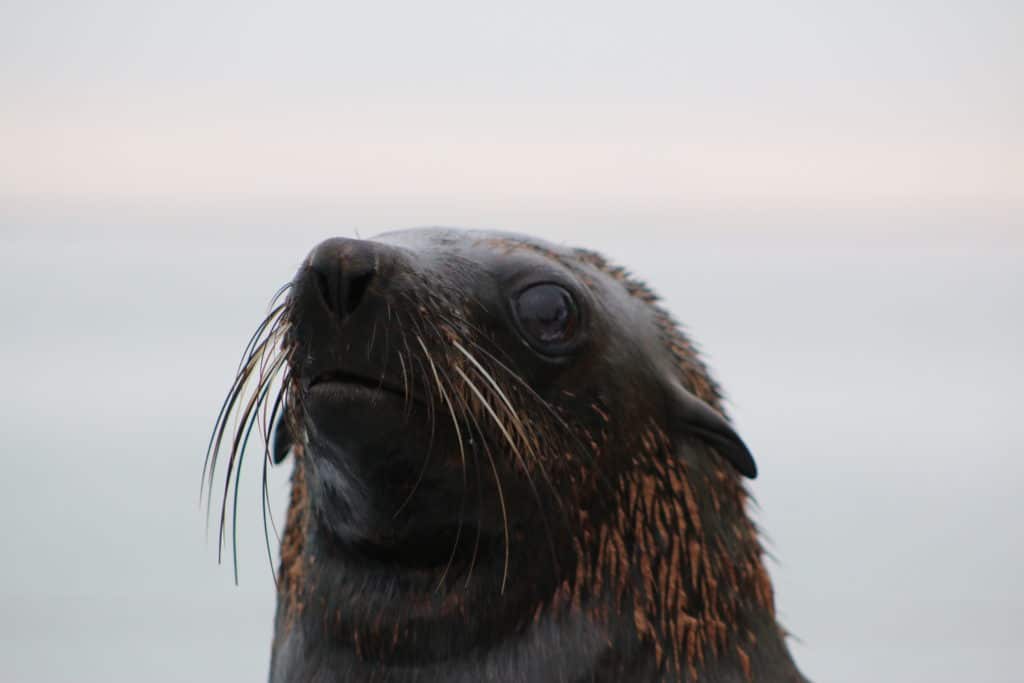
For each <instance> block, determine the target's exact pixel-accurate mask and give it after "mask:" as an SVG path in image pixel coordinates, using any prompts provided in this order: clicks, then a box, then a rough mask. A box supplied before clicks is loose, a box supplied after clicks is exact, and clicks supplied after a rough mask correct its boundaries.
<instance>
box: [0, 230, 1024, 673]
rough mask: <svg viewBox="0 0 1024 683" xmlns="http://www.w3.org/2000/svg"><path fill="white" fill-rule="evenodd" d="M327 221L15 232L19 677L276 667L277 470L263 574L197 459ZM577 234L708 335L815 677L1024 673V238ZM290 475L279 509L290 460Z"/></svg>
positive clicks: (8, 649) (259, 550) (8, 541)
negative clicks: (223, 527) (257, 339)
mask: <svg viewBox="0 0 1024 683" xmlns="http://www.w3.org/2000/svg"><path fill="white" fill-rule="evenodd" d="M326 236H328V235H327V234H326V233H319V234H314V231H312V230H305V231H297V232H294V231H293V232H288V231H278V232H273V233H268V234H266V235H259V236H256V237H253V236H252V235H249V234H246V233H245V232H244V231H241V232H240V231H237V230H236V231H235V232H233V233H218V232H217V231H216V230H213V229H211V230H210V231H204V230H202V229H192V230H189V231H187V232H183V233H179V232H176V231H174V230H171V229H167V230H156V229H152V230H147V231H140V232H139V233H133V232H128V231H121V232H114V233H99V234H87V233H85V232H76V231H75V230H71V229H64V230H58V229H53V230H41V231H39V230H37V231H35V232H30V231H27V230H15V229H11V230H5V231H4V232H2V233H0V253H2V256H0V262H2V264H3V268H2V270H0V283H2V286H3V292H4V294H5V296H4V297H3V302H2V303H0V313H2V318H3V320H4V325H3V334H2V337H0V343H2V345H3V353H2V354H0V363H2V369H3V373H2V376H3V378H4V381H5V387H6V391H5V392H3V394H2V396H0V425H2V429H0V434H2V437H3V446H4V448H5V451H6V456H5V458H4V464H3V476H2V477H0V515H2V519H3V524H2V527H0V541H2V548H3V557H4V561H3V562H2V563H0V613H2V614H3V615H4V618H3V619H2V620H0V680H3V681H10V682H12V683H19V682H23V681H24V682H29V681H31V682H49V681H71V680H75V681H101V680H102V681H129V680H146V681H152V682H171V681H197V680H204V681H251V680H261V679H264V678H265V676H266V671H267V665H268V659H269V645H270V637H271V626H272V623H271V622H272V615H273V608H274V585H273V579H272V575H271V571H270V569H269V566H268V561H267V558H266V553H265V549H264V546H263V538H262V525H261V522H260V517H259V515H260V507H259V496H258V486H259V473H258V470H257V469H256V468H249V469H247V470H246V472H245V474H244V475H243V477H244V479H243V482H242V483H243V490H242V498H241V502H240V505H241V515H240V524H241V528H240V536H239V544H240V547H239V565H240V582H239V585H238V586H237V587H236V586H234V584H233V579H232V572H231V566H230V558H229V557H228V558H227V560H228V561H227V562H226V563H224V564H223V565H218V563H217V553H216V543H215V542H214V539H213V538H212V536H213V534H212V533H211V539H210V540H209V541H207V540H206V539H205V538H204V515H203V511H202V509H201V507H200V506H199V503H198V494H199V476H200V470H201V467H202V456H203V452H204V449H205V446H206V439H207V437H208V434H209V429H210V427H211V426H212V422H213V418H214V416H215V414H216V411H217V408H218V407H219V403H220V400H221V398H222V396H223V394H224V392H225V391H226V389H227V387H228V384H229V382H230V379H231V376H232V371H233V369H234V367H235V364H236V363H237V360H238V354H239V353H240V352H241V349H242V346H243V345H244V343H245V341H246V339H247V338H248V334H249V332H250V331H251V330H252V328H253V327H254V325H255V324H256V323H257V322H258V320H259V318H260V316H261V315H262V313H263V311H264V307H265V305H266V303H267V300H268V298H269V296H270V295H271V294H272V293H273V292H274V290H275V289H276V288H277V286H278V285H279V284H281V283H282V282H283V281H285V280H286V279H287V278H289V277H290V275H291V272H292V270H293V268H294V267H295V266H296V265H297V264H298V262H299V261H300V259H301V258H302V257H303V255H304V254H305V253H306V252H307V251H308V249H309V248H310V247H311V246H312V245H313V244H314V242H315V239H317V238H318V237H326ZM562 237H566V239H569V240H570V241H571V242H573V243H579V244H583V245H587V246H596V247H599V248H600V249H602V250H603V251H605V252H606V253H607V254H608V255H610V256H612V257H613V258H614V260H617V261H619V262H621V263H623V264H626V265H627V266H629V267H630V268H631V269H632V270H633V271H634V272H636V273H637V274H639V275H641V276H643V277H644V278H645V279H647V280H648V281H649V282H650V283H651V284H652V285H653V286H654V287H655V288H656V289H657V290H658V291H660V292H661V293H662V294H663V296H664V298H665V300H666V303H667V305H668V306H669V308H670V309H671V310H672V311H673V312H674V313H675V314H676V316H677V317H678V318H679V319H680V320H681V321H683V322H684V323H685V324H686V326H687V328H688V330H689V331H690V333H691V334H692V335H693V336H694V337H695V338H696V339H697V341H698V342H699V343H700V344H701V346H702V347H703V348H704V349H705V350H706V352H707V358H708V360H709V363H710V364H711V366H712V368H713V369H714V371H715V372H716V374H717V376H718V377H719V379H720V380H721V381H722V383H723V385H724V386H725V388H726V390H727V392H728V394H729V397H730V400H731V403H730V409H731V411H732V414H733V415H734V417H735V421H736V423H737V425H738V427H739V429H740V431H741V433H742V434H743V436H744V438H745V439H746V440H747V442H748V443H749V444H750V445H751V446H752V448H753V450H754V452H755V455H756V456H757V460H758V464H759V467H760V470H761V476H760V477H759V478H758V479H757V480H756V481H755V482H753V484H752V491H753V493H754V495H755V497H756V499H757V501H758V507H757V511H756V515H757V518H758V520H759V522H760V524H761V525H762V526H763V528H764V529H765V530H766V535H767V537H768V546H769V549H770V551H771V553H772V555H773V558H774V559H773V560H772V561H771V563H770V568H771V573H772V575H773V577H774V580H775V586H776V591H777V601H778V607H779V613H780V616H781V619H782V621H783V623H784V624H785V625H786V627H787V628H788V629H789V630H790V631H791V632H792V633H793V634H794V636H795V638H796V640H794V641H793V645H792V648H793V651H794V653H795V656H796V658H797V660H798V661H799V663H800V664H801V667H802V668H803V670H804V671H805V673H806V674H807V675H808V676H809V677H811V678H812V679H814V680H817V681H832V682H834V683H845V682H851V683H852V682H853V681H863V680H878V681H881V680H890V681H929V682H931V683H938V682H943V681H949V682H953V681H956V682H957V683H960V682H962V681H965V680H966V681H992V682H1007V683H1009V682H1012V681H1020V680H1024V679H1022V675H1021V673H1020V668H1019V663H1018V660H1019V657H1020V652H1021V640H1020V638H1021V635H1020V634H1022V633H1024V590H1022V589H1021V581H1020V579H1021V577H1022V576H1024V547H1022V545H1024V544H1022V534H1021V527H1020V524H1021V520H1024V514H1022V513H1024V504H1022V503H1021V497H1020V494H1021V489H1022V484H1024V420H1022V419H1021V410H1022V408H1024V400H1022V398H1021V387H1022V386H1024V352H1022V349H1024V247H1022V246H1021V244H1020V243H1019V242H1013V241H991V240H988V241H974V240H971V239H970V238H969V237H965V238H962V239H956V240H931V241H929V240H927V239H906V240H902V241H898V242H895V243H889V242H886V241H884V240H871V241H868V242H862V241H858V240H857V239H854V238H850V239H812V238H801V237H800V236H799V235H790V236H789V237H787V238H785V239H781V240H771V241H770V240H766V239H747V238H744V237H742V236H737V235H735V234H734V235H731V236H729V237H715V236H714V235H711V234H703V235H699V236H683V235H671V234H662V235H660V236H657V237H652V238H651V239H644V240H638V239H636V238H635V237H630V236H629V235H627V234H615V233H603V234H602V235H601V236H600V237H599V238H594V239H590V238H588V236H587V234H586V232H585V231H583V230H582V229H581V230H580V231H578V232H577V233H575V235H574V234H573V231H572V230H568V231H567V232H566V233H565V234H564V235H563V234H562V233H559V238H562ZM595 242H596V243H595ZM253 460H254V461H255V460H256V458H254V459H253ZM271 494H272V500H273V502H274V509H275V511H276V513H277V518H278V519H279V520H280V518H281V516H282V513H283V510H284V505H285V501H286V494H287V472H286V471H284V470H283V469H281V470H278V471H275V472H274V473H273V476H272V481H271Z"/></svg>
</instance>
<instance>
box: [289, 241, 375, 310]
mask: <svg viewBox="0 0 1024 683" xmlns="http://www.w3.org/2000/svg"><path fill="white" fill-rule="evenodd" d="M307 263H308V265H309V269H310V270H311V271H312V274H313V276H314V278H315V279H316V285H317V289H318V290H319V293H320V297H321V299H322V300H323V303H324V305H325V306H326V307H327V309H328V310H329V311H331V312H332V313H333V314H334V315H335V316H337V317H338V318H340V319H344V318H347V317H348V316H350V315H352V313H353V312H354V311H355V310H356V309H357V308H359V305H360V304H361V303H362V302H363V300H364V298H365V295H366V290H367V289H368V288H369V286H370V283H371V282H372V281H373V279H374V277H376V275H377V271H378V268H379V265H380V254H379V251H378V250H377V249H376V248H375V245H374V244H373V242H368V241H365V240H351V239H345V238H342V237H335V238H332V239H329V240H326V241H324V242H321V243H320V244H319V245H318V246H317V247H316V248H315V249H314V250H313V253H311V254H310V255H309V260H308V262H307Z"/></svg>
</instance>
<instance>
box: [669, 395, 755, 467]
mask: <svg viewBox="0 0 1024 683" xmlns="http://www.w3.org/2000/svg"><path fill="white" fill-rule="evenodd" d="M670 401H671V407H670V411H671V412H670V415H671V417H670V420H671V427H672V428H673V429H675V430H678V431H680V432H682V433H684V434H691V435H694V436H698V437H700V438H702V439H704V440H706V441H708V442H709V443H710V444H711V445H712V446H714V447H715V450H716V451H717V452H718V453H719V454H721V455H722V456H723V457H724V458H725V459H726V460H728V461H729V464H731V465H732V466H733V467H734V468H736V471H737V472H739V473H740V474H742V475H743V476H745V477H749V478H751V479H754V478H756V477H757V464H756V463H755V462H754V456H753V455H752V454H751V453H750V449H748V448H747V445H746V444H745V443H743V439H741V438H740V437H739V434H737V433H736V431H735V430H734V429H733V428H732V425H730V424H729V422H728V421H727V420H726V419H725V417H724V416H723V415H722V414H721V413H719V412H717V411H716V410H715V409H714V408H712V407H711V406H709V405H708V404H707V403H705V402H704V401H701V400H700V399H699V398H697V397H696V396H694V395H693V394H691V393H690V392H689V391H687V390H686V389H684V388H683V387H682V386H681V385H679V384H678V383H675V382H673V383H672V391H671V397H670Z"/></svg>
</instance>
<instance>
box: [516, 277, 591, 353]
mask: <svg viewBox="0 0 1024 683" xmlns="http://www.w3.org/2000/svg"><path fill="white" fill-rule="evenodd" d="M515 310H516V318H518V320H519V326H520V327H521V328H522V330H523V332H524V333H525V334H526V337H527V340H528V341H529V342H531V343H532V344H533V345H535V346H537V347H540V348H539V350H541V351H546V352H548V353H557V352H558V351H559V350H560V349H558V348H557V347H558V346H560V345H562V344H565V343H566V342H569V341H571V340H572V338H573V337H574V336H575V334H576V329H577V327H578V326H579V313H578V311H577V310H576V303H575V302H574V301H573V298H572V295H571V294H569V292H568V291H567V290H566V289H565V288H564V287H560V286H558V285H554V284H550V283H544V284H539V285H533V286H532V287H529V288H527V289H524V290H523V291H522V292H520V293H519V296H518V297H516V301H515ZM552 347H554V348H552Z"/></svg>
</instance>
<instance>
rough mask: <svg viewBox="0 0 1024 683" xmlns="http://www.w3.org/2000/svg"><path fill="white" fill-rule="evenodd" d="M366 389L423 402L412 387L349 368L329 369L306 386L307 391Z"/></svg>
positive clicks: (325, 391) (329, 391)
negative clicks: (348, 369)
mask: <svg viewBox="0 0 1024 683" xmlns="http://www.w3.org/2000/svg"><path fill="white" fill-rule="evenodd" d="M353 388H354V389H357V390H358V389H364V390H370V391H372V392H378V393H386V394H393V395H395V396H398V397H400V398H402V399H408V400H410V401H412V402H413V403H418V404H422V403H423V401H422V400H421V399H420V398H419V397H418V396H417V395H416V394H414V393H412V391H411V387H408V388H406V387H402V386H399V385H396V384H395V383H393V382H390V381H388V379H387V378H385V377H369V376H367V375H360V374H357V373H354V372H350V371H347V370H329V371H327V372H322V373H320V374H318V375H316V376H314V377H313V379H312V380H310V382H309V384H308V385H307V386H306V391H308V392H312V391H316V393H331V392H332V391H337V390H346V389H353Z"/></svg>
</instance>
